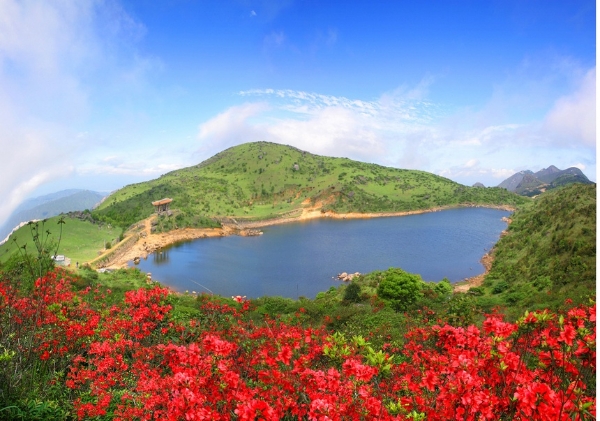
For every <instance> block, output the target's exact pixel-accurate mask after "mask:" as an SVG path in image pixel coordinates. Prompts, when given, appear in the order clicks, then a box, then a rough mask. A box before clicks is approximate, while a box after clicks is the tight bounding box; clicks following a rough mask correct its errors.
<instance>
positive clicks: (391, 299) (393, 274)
mask: <svg viewBox="0 0 600 421" xmlns="http://www.w3.org/2000/svg"><path fill="white" fill-rule="evenodd" d="M424 285H425V284H424V282H423V280H422V279H421V276H419V275H415V274H412V273H408V272H405V271H403V270H402V269H399V268H390V269H388V270H387V271H385V272H384V274H383V280H382V281H381V282H380V283H379V287H378V288H377V295H378V296H379V297H380V298H381V299H382V300H384V301H385V302H386V303H387V304H389V305H390V306H391V307H392V308H393V309H394V310H396V311H406V310H407V309H408V307H409V306H410V305H411V304H413V303H414V302H415V301H417V299H419V298H420V297H421V296H422V295H423V292H422V289H423V287H424Z"/></svg>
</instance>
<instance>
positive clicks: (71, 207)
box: [0, 189, 106, 244]
mask: <svg viewBox="0 0 600 421" xmlns="http://www.w3.org/2000/svg"><path fill="white" fill-rule="evenodd" d="M105 195H106V193H102V192H95V191H91V190H84V189H68V190H61V191H58V192H55V193H50V194H47V195H43V196H39V197H34V198H32V199H28V200H26V201H24V202H23V203H21V204H20V205H19V206H18V207H17V209H15V211H13V213H12V214H11V215H10V216H9V217H8V219H7V220H6V222H5V223H4V224H2V226H0V239H4V240H2V241H1V242H0V244H1V243H2V242H4V241H6V238H8V236H10V234H11V233H12V232H14V231H15V230H16V229H18V227H19V226H20V225H22V224H23V223H26V222H29V221H32V220H36V219H46V218H49V217H52V216H56V215H59V214H61V213H65V212H70V211H83V210H85V209H91V208H93V207H94V206H96V205H97V204H99V203H100V201H101V200H102V198H103V197H105Z"/></svg>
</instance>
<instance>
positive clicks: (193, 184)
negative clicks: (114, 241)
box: [93, 142, 529, 229]
mask: <svg viewBox="0 0 600 421" xmlns="http://www.w3.org/2000/svg"><path fill="white" fill-rule="evenodd" d="M163 198H171V199H173V202H172V204H171V208H172V210H173V217H172V218H171V222H170V223H165V226H164V227H163V228H164V229H170V228H176V227H177V228H182V227H186V226H202V225H203V224H210V223H212V224H214V221H220V220H223V219H224V218H234V219H235V220H237V221H239V220H258V219H269V218H281V217H293V216H298V215H300V214H301V213H302V210H303V209H306V208H313V209H320V210H321V211H323V212H326V211H334V212H337V213H347V212H361V213H366V212H403V211H414V210H420V209H428V208H434V207H439V206H455V205H456V206H457V205H494V206H500V205H510V206H518V205H522V204H524V203H527V201H528V200H529V199H526V198H522V197H519V196H518V195H516V194H514V193H511V192H508V191H506V190H505V189H501V188H478V187H467V186H463V185H461V184H459V183H456V182H454V181H451V180H449V179H447V178H443V177H440V176H437V175H434V174H430V173H427V172H424V171H417V170H404V169H397V168H389V167H383V166H380V165H375V164H367V163H363V162H358V161H353V160H350V159H347V158H332V157H325V156H319V155H314V154H311V153H308V152H305V151H301V150H299V149H296V148H294V147H291V146H284V145H279V144H275V143H268V142H254V143H246V144H243V145H239V146H235V147H232V148H229V149H227V150H225V151H223V152H221V153H219V154H217V155H215V156H213V157H212V158H210V159H208V160H206V161H204V162H202V163H200V164H199V165H196V166H193V167H189V168H184V169H181V170H177V171H173V172H170V173H168V174H165V175H163V176H161V177H160V178H158V179H155V180H152V181H148V182H144V183H139V184H133V185H129V186H126V187H124V188H122V189H120V190H118V191H116V192H114V193H113V194H111V195H110V196H109V197H108V198H107V199H106V200H105V201H104V202H103V203H102V204H101V205H100V206H99V207H98V208H97V209H96V210H95V211H94V212H93V214H94V217H96V218H97V219H99V220H102V221H106V222H110V223H113V224H115V225H118V226H121V227H123V228H127V227H129V226H130V225H131V224H133V223H135V222H137V221H139V220H141V219H143V218H146V217H148V216H150V215H151V214H152V213H153V212H154V208H153V206H152V202H153V201H157V200H160V199H163Z"/></svg>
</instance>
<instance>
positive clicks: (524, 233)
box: [475, 184, 596, 312]
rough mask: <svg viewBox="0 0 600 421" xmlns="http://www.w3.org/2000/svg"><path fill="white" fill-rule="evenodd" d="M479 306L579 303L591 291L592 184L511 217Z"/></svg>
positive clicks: (550, 196)
mask: <svg viewBox="0 0 600 421" xmlns="http://www.w3.org/2000/svg"><path fill="white" fill-rule="evenodd" d="M512 218H513V222H512V223H511V224H510V225H509V228H508V234H507V235H505V236H504V237H502V238H501V239H500V241H499V242H498V243H497V244H496V247H495V261H494V263H493V265H492V268H491V271H490V273H489V274H488V276H487V277H486V280H485V281H484V284H483V286H482V287H481V288H478V289H476V290H475V293H482V294H483V296H482V297H480V302H481V303H483V304H484V305H485V306H486V307H488V308H489V307H491V306H492V305H495V304H498V305H501V306H506V307H507V308H509V309H511V308H512V309H513V310H514V311H515V312H518V311H521V310H523V309H536V308H542V307H543V308H546V307H549V306H550V307H554V308H558V307H559V306H560V305H561V303H562V302H563V301H564V300H565V299H566V298H571V299H573V300H574V301H575V302H585V301H586V299H587V298H586V297H587V296H588V295H591V294H594V293H595V291H596V185H595V184H591V185H590V184H571V185H569V186H566V187H563V188H560V189H556V190H552V191H550V192H547V193H544V194H543V195H541V196H540V197H539V198H538V199H537V200H536V201H535V203H534V205H533V206H531V207H528V208H526V209H522V210H520V211H518V212H516V213H515V214H514V215H513V217H512Z"/></svg>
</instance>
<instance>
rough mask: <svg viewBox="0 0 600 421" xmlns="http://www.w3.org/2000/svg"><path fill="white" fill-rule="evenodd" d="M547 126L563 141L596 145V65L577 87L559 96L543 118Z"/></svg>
mask: <svg viewBox="0 0 600 421" xmlns="http://www.w3.org/2000/svg"><path fill="white" fill-rule="evenodd" d="M544 129H545V130H546V131H547V132H548V133H549V134H550V135H552V136H553V137H556V138H558V140H559V142H560V143H567V144H569V143H571V144H572V143H581V144H583V145H585V146H588V147H592V148H594V147H595V146H596V68H595V67H594V68H593V69H590V70H589V71H588V72H587V73H586V74H585V75H584V76H583V78H582V80H581V82H580V83H579V86H578V89H577V90H576V91H575V92H573V93H571V94H569V95H565V96H562V97H561V98H559V99H557V100H556V101H555V103H554V106H553V107H552V109H551V110H550V112H548V114H547V116H546V119H545V121H544Z"/></svg>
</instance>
